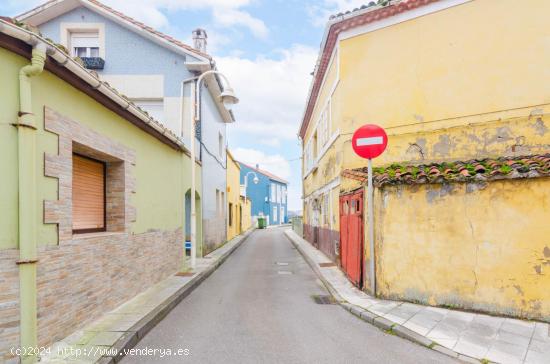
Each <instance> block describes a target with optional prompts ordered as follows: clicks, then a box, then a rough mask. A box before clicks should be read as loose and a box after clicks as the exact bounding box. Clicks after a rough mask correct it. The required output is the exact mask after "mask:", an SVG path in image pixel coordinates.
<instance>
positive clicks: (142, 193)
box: [0, 48, 201, 249]
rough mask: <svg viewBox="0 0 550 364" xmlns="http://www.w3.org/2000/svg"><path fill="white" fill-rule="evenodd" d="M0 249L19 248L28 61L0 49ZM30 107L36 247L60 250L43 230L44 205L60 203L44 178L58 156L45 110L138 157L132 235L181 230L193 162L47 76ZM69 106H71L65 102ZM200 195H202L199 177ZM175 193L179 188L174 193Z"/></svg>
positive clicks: (53, 235)
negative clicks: (21, 110)
mask: <svg viewBox="0 0 550 364" xmlns="http://www.w3.org/2000/svg"><path fill="white" fill-rule="evenodd" d="M0 59H1V64H2V67H0V79H1V80H2V85H3V86H2V87H0V152H1V155H2V163H0V175H1V176H2V184H1V185H2V188H0V203H1V207H2V209H1V212H0V216H1V217H2V218H0V231H2V232H3V233H2V234H0V249H8V248H16V247H17V229H18V227H17V223H18V221H17V208H18V203H17V172H16V171H17V129H16V128H14V127H13V126H11V125H10V123H14V122H15V121H16V120H17V112H18V107H19V105H18V103H19V99H18V92H17V90H18V87H19V81H18V74H19V69H20V68H21V67H22V66H24V65H26V64H29V60H28V59H25V58H23V57H20V56H18V55H15V54H14V53H12V52H10V51H7V50H5V49H3V48H0ZM31 82H32V103H33V104H32V105H33V112H34V114H35V115H36V122H37V127H38V130H37V131H36V153H37V154H36V161H37V165H36V174H37V185H36V188H37V200H36V212H37V216H36V220H37V222H38V237H39V239H38V244H39V245H46V244H50V245H51V244H57V243H58V241H57V229H56V225H55V224H44V223H43V221H44V218H43V204H44V200H56V199H57V183H58V181H57V179H55V178H50V177H46V176H44V153H50V154H57V149H58V141H57V139H58V138H57V135H55V134H53V133H50V132H47V131H45V130H44V106H48V107H49V108H51V109H53V110H55V111H57V112H59V113H60V114H62V115H63V116H66V117H68V118H70V119H72V120H74V121H76V122H78V123H81V124H82V125H84V126H86V127H89V128H91V129H93V130H95V131H97V132H98V133H101V134H103V135H105V136H107V137H109V138H110V139H112V140H114V141H116V142H119V143H121V144H123V145H125V146H126V147H128V148H131V149H133V150H135V152H136V165H135V167H134V170H133V173H134V177H135V180H136V193H135V194H133V196H132V199H131V204H132V205H133V206H135V208H136V222H135V223H132V224H131V230H132V232H133V233H136V234H137V233H142V232H145V231H147V230H153V229H159V230H174V229H176V228H178V227H182V226H183V222H184V191H185V190H186V189H188V188H189V186H190V184H191V179H190V174H189V173H187V171H188V170H189V168H190V164H191V161H190V158H189V157H188V156H187V155H186V154H184V153H183V152H180V151H176V150H174V149H173V148H171V147H169V146H167V145H166V144H164V143H162V142H160V141H159V140H158V139H156V138H154V137H153V136H151V135H149V134H147V133H145V132H143V131H142V130H141V129H139V128H138V127H136V126H134V125H132V124H131V123H130V122H129V121H127V120H125V119H123V118H122V117H120V116H118V115H117V114H115V113H113V112H112V111H110V110H109V109H107V108H106V107H104V106H103V105H101V104H99V103H98V102H96V101H94V100H93V99H92V98H90V97H89V96H87V95H86V94H84V93H82V92H81V91H79V90H77V89H76V88H74V87H72V86H70V85H69V84H67V83H66V82H64V81H63V80H61V79H59V78H57V77H56V76H54V75H53V74H51V73H50V72H48V71H44V72H43V73H42V74H41V75H39V76H36V77H33V78H32V80H31ZM67 100H70V101H71V102H67ZM197 175H198V176H199V177H198V179H197V183H198V185H197V189H198V190H200V175H201V174H200V173H197ZM175 187H177V188H175Z"/></svg>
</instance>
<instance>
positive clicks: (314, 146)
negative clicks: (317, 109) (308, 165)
mask: <svg viewBox="0 0 550 364" xmlns="http://www.w3.org/2000/svg"><path fill="white" fill-rule="evenodd" d="M318 147H319V142H318V138H317V131H316V132H315V134H313V146H312V148H313V161H315V159H317V155H318V153H319V148H318Z"/></svg>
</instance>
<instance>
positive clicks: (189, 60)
mask: <svg viewBox="0 0 550 364" xmlns="http://www.w3.org/2000/svg"><path fill="white" fill-rule="evenodd" d="M16 19H17V20H18V21H22V22H24V23H27V24H30V25H33V26H36V27H38V28H39V30H40V32H41V33H42V34H44V36H45V37H47V38H50V39H52V40H53V41H54V42H56V43H59V44H61V45H63V46H64V47H65V48H66V49H67V50H68V52H69V53H70V55H71V56H73V57H77V56H78V57H79V58H80V59H81V60H82V61H83V63H84V66H85V67H86V68H88V69H92V70H94V71H95V72H97V73H98V74H99V76H100V78H101V79H102V80H103V81H106V82H108V83H109V84H110V85H112V86H114V87H115V88H116V89H117V90H118V91H120V92H121V93H122V94H124V95H125V96H127V97H128V98H129V99H131V100H132V102H134V103H135V104H136V105H138V106H139V107H140V108H141V109H142V110H144V111H146V112H147V113H148V114H149V115H150V116H152V117H153V118H155V119H156V120H158V121H160V122H161V123H163V124H164V126H166V127H167V128H169V129H170V130H171V131H172V132H173V133H174V134H175V135H177V136H178V137H179V138H181V139H182V140H183V142H184V143H185V144H186V145H187V147H188V149H189V146H190V144H191V143H190V142H191V126H190V125H191V119H192V107H193V105H194V102H195V100H194V99H195V98H196V95H194V92H193V90H194V87H195V83H196V82H197V79H196V77H197V76H200V75H201V74H202V73H204V72H207V71H211V70H216V67H215V62H214V60H213V59H212V57H211V56H210V55H208V54H207V53H206V45H207V35H206V31H204V30H203V29H196V30H195V31H193V34H192V37H193V43H194V44H193V46H189V45H187V44H184V43H182V42H180V41H179V40H177V39H174V38H172V37H170V36H168V35H166V34H163V33H161V32H159V31H156V30H154V29H152V28H150V27H148V26H146V25H145V24H142V23H140V22H138V21H136V20H134V19H132V18H130V17H128V16H126V15H124V14H122V13H120V12H117V11H115V10H113V9H112V8H110V7H108V6H106V5H103V4H102V3H100V2H99V1H95V0H57V1H49V2H46V3H45V4H43V5H41V6H38V7H36V8H34V9H32V10H29V11H27V12H25V13H24V14H21V15H20V16H18V17H17V18H16ZM204 81H205V82H204V83H202V85H201V86H202V87H201V89H202V91H199V92H200V94H201V108H200V116H201V119H200V123H199V124H198V125H196V127H197V129H196V133H195V136H196V138H197V140H196V143H195V146H196V148H195V151H196V155H197V156H198V157H197V159H199V160H200V161H201V169H200V171H201V172H199V171H197V172H198V173H197V174H199V173H202V175H199V177H198V178H202V191H197V194H196V196H195V198H196V199H197V200H199V199H200V202H199V203H201V204H202V224H201V223H200V222H197V240H198V242H199V243H198V248H199V249H198V252H199V255H200V253H201V252H202V254H207V253H208V252H210V251H212V250H214V249H215V248H216V247H218V246H219V245H220V244H223V243H224V242H225V240H226V237H227V234H226V215H227V211H226V205H227V203H226V190H227V183H226V175H227V173H226V168H227V156H226V144H227V141H226V124H227V123H231V122H234V121H235V120H234V116H233V113H232V112H231V110H230V109H228V108H227V107H226V106H225V105H224V104H223V103H222V101H221V92H222V90H223V87H224V86H225V85H224V83H223V82H222V80H221V79H220V78H219V77H218V76H214V75H213V74H211V73H209V74H207V76H205V79H204ZM198 178H197V179H198ZM190 198H191V193H190V191H188V192H187V194H186V206H187V208H186V230H187V231H186V235H187V238H188V239H189V235H190V231H189V230H190V229H189V226H190ZM201 225H202V234H201V231H200V226H201ZM201 235H202V249H201V244H200V243H201V240H200V239H199V237H200V236H201Z"/></svg>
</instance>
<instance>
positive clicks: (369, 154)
mask: <svg viewBox="0 0 550 364" xmlns="http://www.w3.org/2000/svg"><path fill="white" fill-rule="evenodd" d="M387 145H388V136H387V134H386V132H385V131H384V129H382V128H381V127H379V126H378V125H373V124H367V125H363V126H362V127H360V128H359V129H357V130H356V131H355V133H354V134H353V138H352V147H353V150H354V152H355V153H356V154H357V155H358V156H360V157H362V158H365V159H367V160H368V165H367V166H368V167H367V168H368V182H367V224H368V232H367V237H368V240H369V252H370V259H369V267H368V272H369V280H370V290H371V293H372V295H374V296H376V271H375V264H376V260H375V254H374V188H373V176H372V158H376V157H378V156H379V155H380V154H382V153H383V152H384V150H386V146H387ZM365 253H366V252H364V253H363V257H365ZM366 272H367V260H366V259H364V262H363V274H364V275H366Z"/></svg>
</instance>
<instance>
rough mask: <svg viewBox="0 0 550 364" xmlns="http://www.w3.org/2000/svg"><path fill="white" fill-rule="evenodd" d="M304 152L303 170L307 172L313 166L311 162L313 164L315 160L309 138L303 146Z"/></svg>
mask: <svg viewBox="0 0 550 364" xmlns="http://www.w3.org/2000/svg"><path fill="white" fill-rule="evenodd" d="M304 153H305V162H304V163H305V170H306V172H307V171H309V170H310V169H311V168H312V167H313V164H314V161H315V159H314V156H313V144H312V141H311V139H310V140H309V142H308V143H307V144H306V146H305V148H304Z"/></svg>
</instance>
